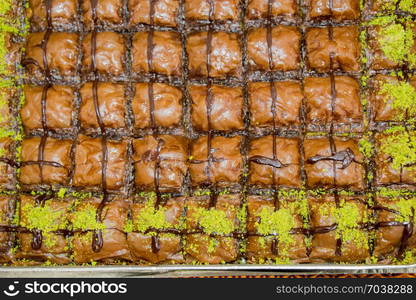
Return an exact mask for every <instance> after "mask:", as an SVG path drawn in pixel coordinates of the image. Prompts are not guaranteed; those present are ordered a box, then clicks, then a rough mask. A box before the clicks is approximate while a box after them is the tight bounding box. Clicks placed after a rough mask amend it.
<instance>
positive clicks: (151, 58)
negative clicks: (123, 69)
mask: <svg viewBox="0 0 416 300" xmlns="http://www.w3.org/2000/svg"><path fill="white" fill-rule="evenodd" d="M149 34H151V33H149V32H137V33H136V34H135V35H134V37H133V50H132V56H133V57H132V70H133V72H135V73H138V74H143V73H144V74H147V73H158V74H162V75H166V76H180V75H181V74H182V45H181V38H180V35H179V34H178V33H176V32H170V31H155V32H153V34H152V45H153V46H152V47H148V42H149V36H148V35H149ZM149 48H151V49H150V50H151V53H148V50H149Z"/></svg>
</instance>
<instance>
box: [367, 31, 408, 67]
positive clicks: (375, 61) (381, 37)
mask: <svg viewBox="0 0 416 300" xmlns="http://www.w3.org/2000/svg"><path fill="white" fill-rule="evenodd" d="M415 34H416V28H415V26H414V23H413V24H411V23H407V24H404V25H403V24H398V23H391V24H382V25H375V26H370V27H369V28H368V30H367V36H368V37H367V39H368V49H369V57H370V68H371V69H373V70H384V69H394V68H397V67H400V66H402V65H404V64H406V65H407V67H408V68H409V69H414V68H415V67H416V58H415V57H416V44H415V43H414V36H415Z"/></svg>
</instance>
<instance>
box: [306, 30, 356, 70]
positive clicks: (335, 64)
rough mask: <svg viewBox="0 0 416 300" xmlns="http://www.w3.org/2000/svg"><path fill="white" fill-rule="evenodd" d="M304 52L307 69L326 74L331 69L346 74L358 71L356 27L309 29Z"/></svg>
mask: <svg viewBox="0 0 416 300" xmlns="http://www.w3.org/2000/svg"><path fill="white" fill-rule="evenodd" d="M331 30H332V31H331ZM306 50H307V57H308V65H309V68H311V69H314V70H317V71H319V72H328V71H330V70H331V67H332V70H342V71H346V72H348V71H359V70H360V63H359V58H360V44H359V39H358V28H357V27H356V26H343V27H334V28H331V29H330V28H327V27H324V28H309V29H308V30H307V32H306ZM331 60H332V62H331Z"/></svg>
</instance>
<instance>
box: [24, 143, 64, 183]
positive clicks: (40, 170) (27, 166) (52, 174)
mask: <svg viewBox="0 0 416 300" xmlns="http://www.w3.org/2000/svg"><path fill="white" fill-rule="evenodd" d="M71 147H72V141H70V140H58V139H55V138H51V137H47V138H46V137H45V138H41V137H30V138H25V139H24V140H23V142H22V167H21V171H20V182H22V183H24V184H67V183H68V182H69V174H70V167H71V158H70V152H71Z"/></svg>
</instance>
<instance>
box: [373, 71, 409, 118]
mask: <svg viewBox="0 0 416 300" xmlns="http://www.w3.org/2000/svg"><path fill="white" fill-rule="evenodd" d="M369 100H370V104H371V106H372V115H373V121H375V122H402V121H411V120H412V118H416V108H414V107H413V105H412V103H413V101H415V100H416V77H412V78H411V79H410V81H409V82H406V81H404V80H399V79H398V78H397V77H394V76H387V75H380V74H378V75H376V76H375V77H373V78H372V80H371V88H370V97H369Z"/></svg>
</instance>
